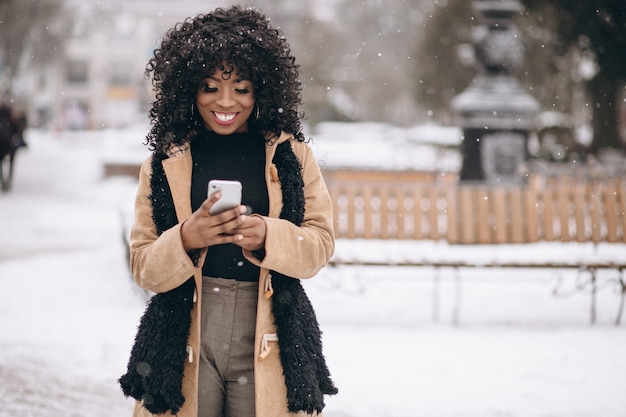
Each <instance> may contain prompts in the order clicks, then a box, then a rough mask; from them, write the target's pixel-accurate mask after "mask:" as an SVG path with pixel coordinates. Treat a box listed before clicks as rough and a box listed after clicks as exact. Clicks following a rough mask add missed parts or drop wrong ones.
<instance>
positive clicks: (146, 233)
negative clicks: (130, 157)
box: [130, 133, 334, 417]
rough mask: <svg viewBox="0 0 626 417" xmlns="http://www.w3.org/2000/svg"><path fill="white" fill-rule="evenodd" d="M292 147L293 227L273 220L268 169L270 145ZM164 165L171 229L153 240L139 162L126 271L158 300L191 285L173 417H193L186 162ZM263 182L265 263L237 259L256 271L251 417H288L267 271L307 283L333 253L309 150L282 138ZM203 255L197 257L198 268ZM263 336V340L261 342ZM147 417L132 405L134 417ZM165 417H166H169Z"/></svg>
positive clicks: (194, 332) (195, 329)
mask: <svg viewBox="0 0 626 417" xmlns="http://www.w3.org/2000/svg"><path fill="white" fill-rule="evenodd" d="M286 140H289V141H291V144H292V149H293V151H294V154H295V155H296V157H297V158H298V160H299V161H300V163H301V165H302V176H303V179H304V184H305V185H304V196H305V199H306V211H305V215H304V221H303V222H302V225H301V226H300V227H297V226H295V225H294V224H292V223H290V222H288V221H286V220H281V219H279V218H278V216H279V215H280V212H281V209H282V194H281V187H280V183H279V182H278V175H277V172H276V167H275V166H274V164H273V163H272V162H271V161H272V158H273V156H274V152H275V150H276V145H278V144H279V143H282V142H284V141H286ZM169 156H170V157H169V158H168V159H165V160H164V161H163V168H164V171H165V175H166V177H167V181H168V183H169V186H170V190H171V192H172V197H173V200H174V206H175V208H176V215H177V217H178V221H179V223H178V225H176V226H174V227H172V228H171V229H169V230H167V231H165V232H164V233H162V234H161V235H160V236H157V234H156V229H155V225H154V223H153V221H152V207H151V205H150V201H149V200H148V195H149V194H150V176H151V165H150V159H148V160H146V161H145V162H144V163H143V165H142V167H141V173H140V176H139V186H138V191H137V198H136V201H135V223H134V225H133V227H132V229H131V235H130V253H131V270H132V274H133V277H134V278H135V281H136V282H137V284H138V285H139V286H140V287H142V288H145V289H148V290H150V291H153V292H156V293H159V292H165V291H169V290H171V289H173V288H176V287H178V286H180V285H181V284H183V283H184V282H185V281H186V280H187V279H188V278H189V277H190V276H192V275H193V276H194V278H195V283H196V289H197V290H196V294H195V296H194V300H195V305H194V307H193V310H192V322H191V331H190V336H189V342H188V345H189V346H188V347H187V350H188V361H187V363H186V364H185V371H184V377H183V395H184V397H185V403H184V404H183V407H182V408H181V409H180V411H179V412H178V414H177V415H178V416H179V417H195V416H197V408H198V401H197V395H198V394H197V393H198V387H197V384H198V363H199V360H198V355H199V352H200V332H201V329H202V325H201V322H200V308H199V306H201V305H202V300H201V299H200V298H201V296H202V270H201V268H197V267H195V266H194V264H193V263H192V261H191V259H190V258H189V256H188V255H187V253H186V252H185V250H184V249H183V244H182V240H181V235H180V224H181V223H182V222H183V220H185V219H186V218H188V217H189V216H190V215H191V213H192V209H191V197H190V194H191V171H192V158H191V152H190V151H189V147H188V146H184V147H176V149H175V151H174V152H171V153H170V155H169ZM265 179H266V182H267V191H268V195H269V215H268V217H266V218H264V220H265V222H266V224H267V235H266V239H265V252H266V255H265V258H264V259H263V261H259V260H258V259H256V258H255V257H254V256H252V255H251V253H249V252H248V251H245V250H244V252H243V253H244V256H245V257H246V258H247V259H248V260H249V261H250V262H252V263H253V264H255V265H258V266H259V267H260V268H261V272H260V278H259V298H258V307H257V322H256V338H255V347H254V354H255V359H254V386H255V400H256V417H281V416H292V415H293V414H291V413H289V412H288V410H287V394H286V387H285V380H284V376H283V370H282V366H281V363H280V359H279V355H278V344H277V343H276V339H275V333H276V328H275V325H274V319H273V316H272V305H271V303H272V298H271V297H267V298H266V297H265V296H264V294H265V292H266V288H267V287H268V286H269V285H270V284H271V275H270V273H269V272H270V270H274V271H277V272H280V273H282V274H285V275H287V276H290V277H294V278H300V279H302V278H311V277H313V276H315V275H316V274H317V272H318V271H319V270H320V269H321V268H322V267H323V266H325V265H326V264H327V263H328V261H329V259H330V257H331V256H332V254H333V251H334V234H333V223H332V221H333V214H332V203H331V199H330V196H329V194H328V190H327V188H326V184H325V182H324V179H323V178H322V175H321V173H320V169H319V166H318V164H317V161H316V160H315V157H314V156H313V153H312V151H311V149H310V147H309V146H308V145H307V144H305V143H302V142H298V141H296V140H294V139H293V137H292V136H291V135H287V134H284V133H283V134H282V135H281V136H280V138H279V139H278V140H274V141H273V143H271V144H268V145H267V146H266V166H265ZM206 253H207V249H206V248H205V249H204V250H202V253H201V255H200V260H199V265H202V264H203V262H204V259H205V256H206ZM268 335H269V336H268ZM150 415H151V414H150V413H149V412H148V411H147V410H146V409H145V408H144V407H142V406H141V404H140V403H139V402H138V403H137V404H136V405H135V412H134V416H150ZM168 415H169V414H168Z"/></svg>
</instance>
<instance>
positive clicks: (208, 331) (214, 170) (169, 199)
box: [120, 6, 337, 417]
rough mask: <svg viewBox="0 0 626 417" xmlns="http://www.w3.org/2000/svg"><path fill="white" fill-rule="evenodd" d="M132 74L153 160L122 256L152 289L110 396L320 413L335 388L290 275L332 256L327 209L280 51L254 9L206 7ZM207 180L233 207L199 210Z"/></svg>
mask: <svg viewBox="0 0 626 417" xmlns="http://www.w3.org/2000/svg"><path fill="white" fill-rule="evenodd" d="M147 73H149V74H151V75H152V79H153V86H154V88H155V91H156V100H155V101H154V103H153V106H152V109H151V111H150V119H151V122H152V128H151V131H150V133H149V134H148V136H147V144H148V145H149V146H150V148H151V150H152V151H153V155H152V157H151V158H149V159H148V160H147V161H146V162H145V163H144V164H143V166H142V169H141V174H140V179H139V187H138V192H137V198H136V202H135V223H134V225H133V227H132V230H131V242H130V246H131V248H130V250H131V269H132V274H133V276H134V278H135V281H136V282H137V284H138V285H139V286H140V287H142V288H145V289H148V290H150V291H153V292H155V293H157V294H156V295H155V296H154V297H153V299H152V300H151V302H150V304H149V306H148V308H147V310H146V313H145V314H144V317H143V318H142V320H141V324H140V327H139V331H138V334H137V338H136V340H135V345H134V346H133V351H132V352H131V359H130V361H129V364H128V370H127V373H126V374H125V375H124V376H123V377H122V378H121V379H120V383H121V385H122V389H123V391H124V394H125V395H127V396H132V397H133V398H135V399H137V400H138V402H137V404H136V406H135V415H136V416H145V415H150V414H151V413H154V414H162V413H166V414H175V415H177V416H181V417H183V416H185V417H186V416H196V415H197V416H200V417H205V416H206V417H208V416H229V417H239V416H241V417H243V416H246V417H249V416H255V415H256V416H257V417H278V416H288V415H294V414H297V413H302V414H318V413H321V411H322V408H323V407H324V400H323V395H324V394H335V393H336V392H337V389H336V388H335V387H334V385H333V383H332V381H331V379H330V376H329V372H328V369H327V367H326V364H325V361H324V357H323V355H322V349H321V341H320V331H319V327H318V325H317V321H316V319H315V314H314V312H313V309H312V307H311V305H310V302H309V300H308V299H307V297H306V295H305V294H304V291H303V290H302V287H301V285H300V279H303V278H310V277H313V276H314V275H315V274H316V273H317V272H318V271H319V270H320V269H321V268H322V267H323V266H324V265H326V264H327V262H328V260H329V259H330V257H331V256H332V254H333V250H334V235H333V229H332V218H333V216H332V205H331V200H330V197H329V194H328V190H327V188H326V185H325V183H324V180H323V178H322V176H321V173H320V170H319V166H318V164H317V162H316V160H315V158H314V156H313V154H312V152H311V149H310V148H309V147H308V145H307V144H306V143H304V136H303V134H302V131H301V130H302V129H301V124H300V119H299V117H300V115H299V114H298V110H297V106H298V105H299V104H300V101H301V97H300V82H299V81H298V66H297V65H296V64H295V61H294V58H293V56H292V55H291V52H290V49H289V46H288V44H287V42H286V41H285V39H284V38H283V37H282V34H281V33H280V32H279V31H278V30H276V29H274V28H272V27H271V26H270V25H269V21H268V20H267V19H266V18H265V17H264V16H263V15H262V14H260V13H259V12H258V11H255V10H252V9H243V8H241V7H238V6H235V7H231V8H229V9H221V8H220V9H216V10H215V11H213V12H212V13H209V14H206V15H199V16H197V17H195V18H193V19H187V20H186V21H184V22H182V23H179V24H177V25H176V26H175V27H174V28H172V29H171V30H170V31H168V33H167V34H166V35H165V37H164V39H163V41H162V44H161V47H160V48H159V49H158V50H156V51H155V54H154V57H153V58H152V59H151V60H150V62H149V63H148V67H147ZM211 179H226V180H239V181H240V182H241V183H242V185H243V197H242V205H240V206H237V207H235V208H233V209H229V210H226V211H224V212H221V213H219V214H216V215H210V214H209V210H210V209H211V207H212V206H213V205H214V204H215V203H216V201H218V200H219V199H220V197H221V195H220V193H219V192H218V193H215V194H212V195H211V196H209V197H208V198H207V183H208V181H209V180H211ZM248 207H250V208H252V211H253V213H252V214H247V210H248Z"/></svg>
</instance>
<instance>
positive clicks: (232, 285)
mask: <svg viewBox="0 0 626 417" xmlns="http://www.w3.org/2000/svg"><path fill="white" fill-rule="evenodd" d="M228 288H230V290H231V291H237V284H230V287H228Z"/></svg>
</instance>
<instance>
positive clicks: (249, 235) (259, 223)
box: [233, 215, 267, 251]
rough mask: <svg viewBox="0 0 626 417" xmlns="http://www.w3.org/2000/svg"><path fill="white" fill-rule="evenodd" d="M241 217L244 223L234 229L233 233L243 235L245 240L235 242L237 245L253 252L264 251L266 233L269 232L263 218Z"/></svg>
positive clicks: (257, 216)
mask: <svg viewBox="0 0 626 417" xmlns="http://www.w3.org/2000/svg"><path fill="white" fill-rule="evenodd" d="M241 217H242V218H243V222H242V223H241V225H239V226H237V227H236V228H235V229H233V233H236V234H237V235H241V236H243V238H242V239H239V240H237V241H235V242H234V243H235V245H238V246H241V247H242V248H244V249H247V250H251V251H254V250H260V249H263V248H264V247H265V233H266V232H267V226H266V225H265V221H264V220H263V217H261V216H259V215H252V216H241Z"/></svg>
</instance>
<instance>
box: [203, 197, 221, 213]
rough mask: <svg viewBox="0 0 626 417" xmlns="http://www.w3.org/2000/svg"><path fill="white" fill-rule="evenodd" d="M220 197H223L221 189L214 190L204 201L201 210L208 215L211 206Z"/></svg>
mask: <svg viewBox="0 0 626 417" xmlns="http://www.w3.org/2000/svg"><path fill="white" fill-rule="evenodd" d="M220 198H222V193H220V192H219V191H216V192H214V193H213V194H211V196H210V197H209V198H207V199H206V200H204V201H203V202H202V205H201V206H200V209H199V210H200V211H202V212H203V213H206V214H207V215H208V214H209V210H210V209H211V207H213V205H214V204H215V203H217V201H218V200H219V199H220Z"/></svg>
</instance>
